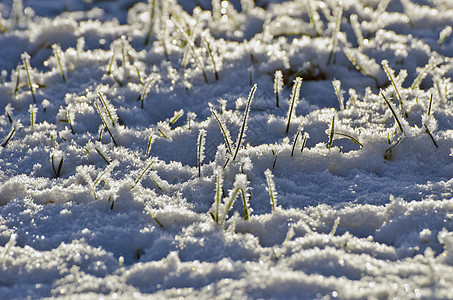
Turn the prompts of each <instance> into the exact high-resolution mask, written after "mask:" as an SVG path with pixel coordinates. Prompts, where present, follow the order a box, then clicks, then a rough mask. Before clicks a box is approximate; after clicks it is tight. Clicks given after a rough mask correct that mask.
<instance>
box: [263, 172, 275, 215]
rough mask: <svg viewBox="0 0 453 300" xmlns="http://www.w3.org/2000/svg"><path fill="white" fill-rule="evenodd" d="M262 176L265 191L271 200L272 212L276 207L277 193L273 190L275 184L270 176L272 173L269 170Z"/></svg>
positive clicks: (272, 176)
mask: <svg viewBox="0 0 453 300" xmlns="http://www.w3.org/2000/svg"><path fill="white" fill-rule="evenodd" d="M264 175H266V181H267V190H268V192H269V198H270V200H271V205H272V212H274V211H275V207H276V206H277V192H276V190H275V183H274V179H273V178H274V175H272V171H271V170H269V169H267V170H266V171H265V172H264Z"/></svg>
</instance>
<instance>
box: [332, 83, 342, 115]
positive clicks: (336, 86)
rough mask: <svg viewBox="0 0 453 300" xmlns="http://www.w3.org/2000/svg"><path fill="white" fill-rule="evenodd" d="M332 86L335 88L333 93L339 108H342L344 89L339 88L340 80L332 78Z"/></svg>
mask: <svg viewBox="0 0 453 300" xmlns="http://www.w3.org/2000/svg"><path fill="white" fill-rule="evenodd" d="M332 85H333V88H334V90H335V94H336V95H337V99H338V102H339V105H340V110H344V108H345V107H344V91H343V90H342V89H341V81H340V80H337V79H335V80H333V81H332Z"/></svg>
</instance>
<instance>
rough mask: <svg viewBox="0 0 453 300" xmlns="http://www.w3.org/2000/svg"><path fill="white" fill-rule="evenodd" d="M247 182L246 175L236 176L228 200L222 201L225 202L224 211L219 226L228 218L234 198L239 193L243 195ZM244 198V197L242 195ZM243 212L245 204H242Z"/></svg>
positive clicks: (245, 207)
mask: <svg viewBox="0 0 453 300" xmlns="http://www.w3.org/2000/svg"><path fill="white" fill-rule="evenodd" d="M248 184H249V182H248V181H247V175H245V174H237V175H236V178H235V181H234V188H233V189H232V190H230V193H229V196H228V198H226V199H224V202H225V211H224V213H223V216H222V218H221V219H220V221H219V224H220V225H221V224H223V223H224V222H225V220H226V218H227V216H228V212H229V211H230V209H231V207H232V206H233V203H234V201H236V198H237V196H238V194H239V192H242V193H243V195H244V192H245V191H246V189H247V186H248ZM244 196H245V195H244ZM243 204H244V205H245V206H244V212H245V211H246V209H247V206H246V205H247V204H246V203H245V202H244V203H243Z"/></svg>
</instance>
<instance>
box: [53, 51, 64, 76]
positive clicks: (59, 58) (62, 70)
mask: <svg viewBox="0 0 453 300" xmlns="http://www.w3.org/2000/svg"><path fill="white" fill-rule="evenodd" d="M52 50H53V53H54V55H55V57H56V58H57V63H58V67H59V68H60V73H61V77H62V78H63V81H66V76H65V73H64V69H63V62H62V57H61V56H60V55H61V53H62V51H61V47H60V45H59V44H53V45H52Z"/></svg>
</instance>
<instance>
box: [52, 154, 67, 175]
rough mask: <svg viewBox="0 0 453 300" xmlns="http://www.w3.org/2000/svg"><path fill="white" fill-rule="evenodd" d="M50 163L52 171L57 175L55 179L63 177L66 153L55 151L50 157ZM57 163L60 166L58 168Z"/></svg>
mask: <svg viewBox="0 0 453 300" xmlns="http://www.w3.org/2000/svg"><path fill="white" fill-rule="evenodd" d="M50 161H51V164H52V170H53V173H54V175H55V178H59V177H60V175H61V169H62V167H63V162H64V153H63V152H62V151H54V152H53V153H51V155H50ZM57 162H58V166H56V163H57Z"/></svg>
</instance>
